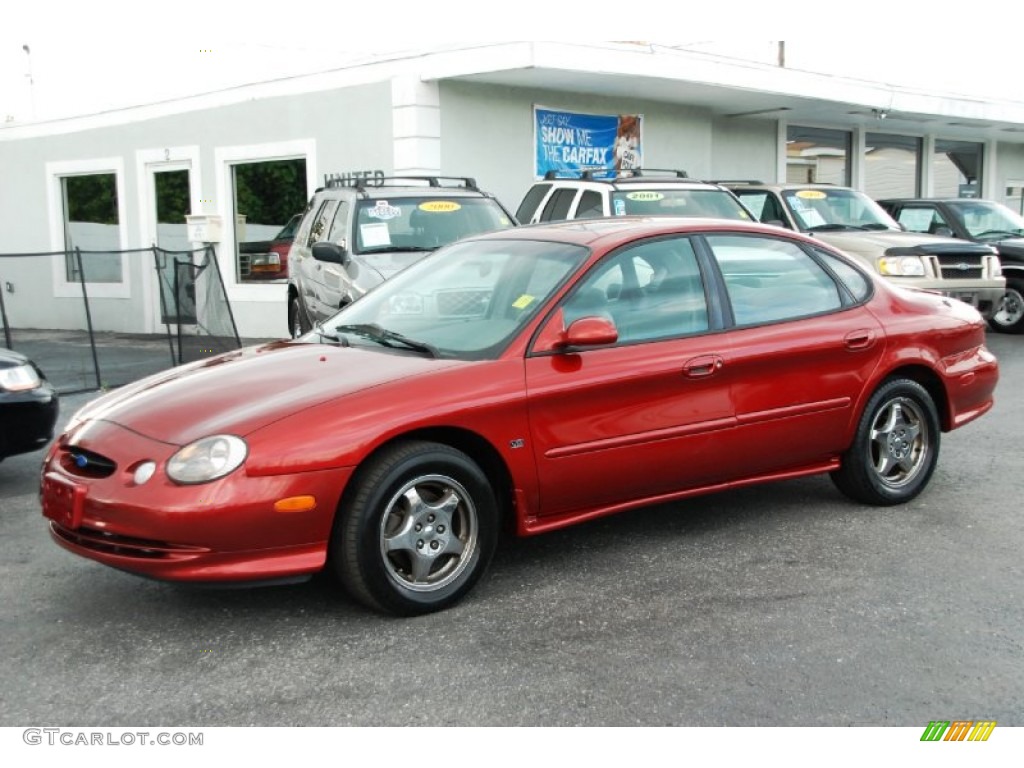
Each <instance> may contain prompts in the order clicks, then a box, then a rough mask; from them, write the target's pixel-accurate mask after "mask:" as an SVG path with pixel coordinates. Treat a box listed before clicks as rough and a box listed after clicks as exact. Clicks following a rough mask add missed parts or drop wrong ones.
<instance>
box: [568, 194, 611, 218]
mask: <svg viewBox="0 0 1024 768" xmlns="http://www.w3.org/2000/svg"><path fill="white" fill-rule="evenodd" d="M601 216H604V208H603V206H602V204H601V193H600V192H595V191H594V190H592V189H587V190H584V192H583V194H582V195H580V202H579V205H577V206H576V216H575V217H574V218H577V219H597V218H600V217H601Z"/></svg>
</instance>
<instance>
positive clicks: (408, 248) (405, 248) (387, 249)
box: [359, 245, 437, 254]
mask: <svg viewBox="0 0 1024 768" xmlns="http://www.w3.org/2000/svg"><path fill="white" fill-rule="evenodd" d="M436 250H437V248H428V247H427V246H425V245H382V246H380V247H378V248H364V249H363V250H361V251H360V252H359V253H361V254H368V253H399V252H402V253H430V252H431V251H436Z"/></svg>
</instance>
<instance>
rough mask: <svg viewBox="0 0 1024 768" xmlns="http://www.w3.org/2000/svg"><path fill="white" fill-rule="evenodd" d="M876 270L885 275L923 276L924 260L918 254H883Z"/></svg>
mask: <svg viewBox="0 0 1024 768" xmlns="http://www.w3.org/2000/svg"><path fill="white" fill-rule="evenodd" d="M878 272H879V274H881V275H885V276H886V277H924V262H923V261H922V260H921V257H920V256H883V257H882V258H880V259H879V260H878Z"/></svg>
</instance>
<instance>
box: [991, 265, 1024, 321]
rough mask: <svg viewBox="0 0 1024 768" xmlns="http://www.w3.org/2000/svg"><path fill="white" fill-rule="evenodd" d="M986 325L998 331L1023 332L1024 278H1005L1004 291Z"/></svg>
mask: <svg viewBox="0 0 1024 768" xmlns="http://www.w3.org/2000/svg"><path fill="white" fill-rule="evenodd" d="M988 327H989V328H991V329H992V330H993V331H996V332H998V333H1024V280H1020V279H1018V278H1011V277H1008V278H1007V279H1006V293H1004V294H1003V297H1002V298H1001V299H1000V300H999V306H997V307H996V309H995V311H994V312H993V313H992V316H991V317H989V319H988Z"/></svg>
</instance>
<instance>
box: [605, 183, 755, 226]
mask: <svg viewBox="0 0 1024 768" xmlns="http://www.w3.org/2000/svg"><path fill="white" fill-rule="evenodd" d="M611 202H612V215H614V216H636V215H640V216H700V217H708V218H714V219H741V220H747V221H749V220H750V219H751V216H750V214H749V213H748V212H747V209H746V208H744V207H743V205H742V204H741V203H740V202H739V201H738V200H737V199H736V198H735V197H733V196H732V195H731V194H729V193H728V192H726V191H725V190H722V189H680V188H678V187H676V188H674V189H672V188H669V189H633V190H620V191H617V192H612V195H611Z"/></svg>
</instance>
